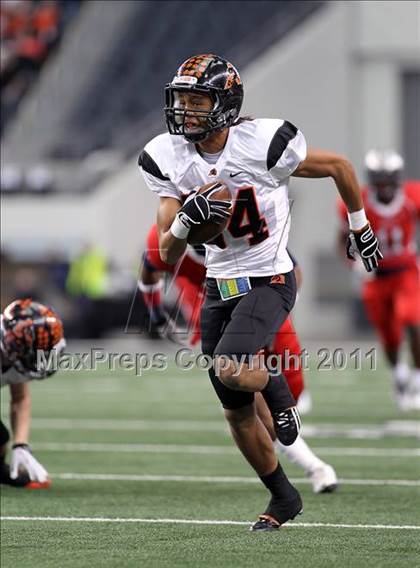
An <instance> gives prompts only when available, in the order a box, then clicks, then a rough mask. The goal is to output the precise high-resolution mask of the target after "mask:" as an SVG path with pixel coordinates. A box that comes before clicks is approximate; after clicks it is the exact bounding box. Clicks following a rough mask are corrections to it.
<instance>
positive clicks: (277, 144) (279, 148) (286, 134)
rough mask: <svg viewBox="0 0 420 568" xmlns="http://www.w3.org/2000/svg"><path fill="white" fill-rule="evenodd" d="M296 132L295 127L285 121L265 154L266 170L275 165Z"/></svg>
mask: <svg viewBox="0 0 420 568" xmlns="http://www.w3.org/2000/svg"><path fill="white" fill-rule="evenodd" d="M297 131H298V129H297V128H296V126H295V125H294V124H292V123H291V122H289V121H288V120H285V121H284V122H283V124H282V125H281V126H280V127H279V128H278V129H277V131H276V133H275V134H274V136H273V139H272V140H271V142H270V146H269V148H268V152H267V170H271V168H272V167H274V166H275V165H276V164H277V162H278V161H279V160H280V158H281V157H282V155H283V152H284V151H285V150H286V148H287V145H288V144H289V142H290V140H292V139H293V138H294V137H295V136H296V134H297Z"/></svg>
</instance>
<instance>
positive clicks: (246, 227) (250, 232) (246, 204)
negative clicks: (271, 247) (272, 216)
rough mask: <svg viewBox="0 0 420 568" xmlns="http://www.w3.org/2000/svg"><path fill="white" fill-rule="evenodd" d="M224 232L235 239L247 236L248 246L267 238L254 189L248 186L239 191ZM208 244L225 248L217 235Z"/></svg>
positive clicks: (221, 238) (222, 238)
mask: <svg viewBox="0 0 420 568" xmlns="http://www.w3.org/2000/svg"><path fill="white" fill-rule="evenodd" d="M226 230H227V231H229V233H230V234H231V235H232V237H234V238H235V239H241V238H242V237H246V236H247V237H248V244H249V245H250V246H253V245H257V244H259V243H261V242H262V241H265V239H266V238H267V237H268V235H269V232H268V227H267V222H266V220H265V219H264V217H263V216H262V215H261V214H260V211H259V209H258V204H257V199H256V196H255V189H254V187H252V186H248V187H242V188H241V189H239V191H238V194H237V197H236V200H235V205H234V208H233V212H232V216H231V218H230V221H229V225H228V226H227V229H226ZM208 244H211V245H216V246H218V247H219V248H221V249H225V248H226V247H227V244H226V241H225V239H224V237H223V235H219V236H218V237H216V238H215V239H213V240H212V241H209V242H208Z"/></svg>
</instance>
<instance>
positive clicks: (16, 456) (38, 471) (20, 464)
mask: <svg viewBox="0 0 420 568" xmlns="http://www.w3.org/2000/svg"><path fill="white" fill-rule="evenodd" d="M22 471H24V472H26V473H27V474H28V475H29V477H30V479H31V481H36V482H38V483H45V482H47V481H48V479H49V476H48V472H47V470H46V469H45V468H44V466H42V465H41V464H40V463H39V461H37V460H36V459H35V458H34V456H33V455H32V452H31V448H30V446H29V445H28V444H14V445H13V447H12V454H11V459H10V477H11V478H12V479H16V478H17V477H18V475H19V472H22Z"/></svg>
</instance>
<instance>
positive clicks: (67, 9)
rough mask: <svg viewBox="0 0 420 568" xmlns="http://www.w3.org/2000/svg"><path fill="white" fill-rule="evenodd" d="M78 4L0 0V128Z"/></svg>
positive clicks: (48, 0)
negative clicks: (0, 95)
mask: <svg viewBox="0 0 420 568" xmlns="http://www.w3.org/2000/svg"><path fill="white" fill-rule="evenodd" d="M79 4H80V2H79V1H75V0H72V1H70V0H65V1H60V2H58V1H57V0H40V1H38V2H36V1H35V0H2V2H1V9H0V37H1V54H0V63H1V67H0V70H1V73H0V78H1V91H2V93H1V94H2V102H1V111H2V113H1V114H2V117H1V128H3V127H4V125H5V124H6V122H7V120H8V119H9V118H10V117H11V116H12V115H13V114H14V112H15V111H16V108H17V107H18V105H19V103H20V101H21V100H22V98H23V97H24V96H25V94H26V92H27V91H28V90H29V88H30V86H31V85H32V83H33V82H34V80H35V78H36V77H37V75H38V73H39V70H40V69H41V67H42V65H43V63H44V62H45V60H46V59H47V57H48V55H49V53H50V52H51V50H52V49H53V47H54V46H55V45H56V44H57V42H58V41H59V39H60V35H61V33H62V29H63V27H64V26H65V25H66V23H67V22H68V20H70V19H71V18H72V17H73V15H74V14H75V12H76V11H77V9H78V6H79Z"/></svg>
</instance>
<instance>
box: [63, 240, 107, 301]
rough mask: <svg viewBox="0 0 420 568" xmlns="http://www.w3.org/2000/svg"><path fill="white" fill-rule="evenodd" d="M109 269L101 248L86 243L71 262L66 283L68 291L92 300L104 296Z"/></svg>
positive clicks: (72, 294)
mask: <svg viewBox="0 0 420 568" xmlns="http://www.w3.org/2000/svg"><path fill="white" fill-rule="evenodd" d="M107 269H108V266H107V260H106V257H105V255H104V254H103V253H102V252H101V251H100V250H99V249H97V248H95V247H93V246H91V245H85V247H84V248H83V250H82V251H81V252H80V254H78V255H77V256H76V257H75V258H74V259H73V261H72V262H71V263H70V270H69V274H68V277H67V283H66V286H67V291H68V293H69V294H70V295H71V296H85V297H86V298H90V299H92V300H94V299H96V298H101V297H103V296H104V294H105V293H106V288H107V280H108V277H107Z"/></svg>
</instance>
